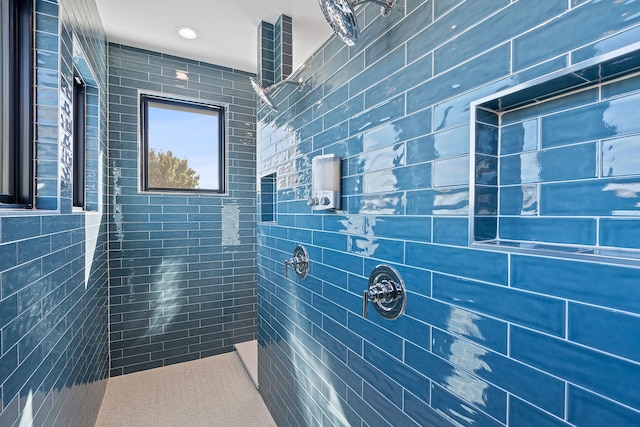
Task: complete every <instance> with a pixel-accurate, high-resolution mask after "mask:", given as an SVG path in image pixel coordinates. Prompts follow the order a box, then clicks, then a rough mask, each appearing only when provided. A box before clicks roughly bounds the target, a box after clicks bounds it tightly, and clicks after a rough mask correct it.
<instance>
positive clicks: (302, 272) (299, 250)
mask: <svg viewBox="0 0 640 427" xmlns="http://www.w3.org/2000/svg"><path fill="white" fill-rule="evenodd" d="M289 267H291V268H292V269H293V271H294V272H295V273H296V276H298V278H299V279H300V280H302V279H304V278H305V277H307V272H308V271H309V255H308V254H307V250H306V249H305V248H304V246H302V245H298V246H296V248H295V249H294V250H293V256H292V257H291V258H289V259H288V260H285V262H284V277H287V271H288V270H289Z"/></svg>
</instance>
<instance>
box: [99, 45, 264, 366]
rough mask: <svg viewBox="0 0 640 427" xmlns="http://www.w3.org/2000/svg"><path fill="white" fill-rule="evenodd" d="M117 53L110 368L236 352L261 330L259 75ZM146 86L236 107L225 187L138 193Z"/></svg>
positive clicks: (230, 117)
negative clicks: (254, 79)
mask: <svg viewBox="0 0 640 427" xmlns="http://www.w3.org/2000/svg"><path fill="white" fill-rule="evenodd" d="M108 58H109V159H110V165H109V166H110V186H109V188H110V194H109V209H110V224H109V226H110V228H109V233H110V262H109V267H110V296H109V304H110V333H111V335H110V338H111V340H110V342H111V375H112V376H115V375H122V374H127V373H130V372H135V371H140V370H143V369H149V368H155V367H159V366H165V365H169V364H173V363H178V362H183V361H187V360H193V359H198V358H201V357H206V356H211V355H215V354H219V353H223V352H228V351H232V350H233V344H234V343H237V342H243V341H248V340H252V339H255V338H256V334H257V332H256V322H257V320H256V318H257V315H256V311H257V306H256V197H255V195H256V193H255V191H256V189H255V181H256V180H255V108H256V107H255V95H254V93H253V90H252V89H251V85H250V82H249V77H250V76H252V74H249V73H245V72H242V71H238V70H233V69H229V68H224V67H219V66H215V65H211V64H206V63H202V62H198V61H191V60H186V59H183V58H177V57H174V56H169V55H165V54H162V53H157V52H150V51H146V50H141V49H137V48H133V47H128V46H122V45H119V44H109V47H108ZM139 91H144V92H153V93H159V94H163V95H164V96H167V97H172V96H173V97H178V98H185V97H186V98H189V99H195V100H199V101H202V102H204V103H206V102H211V103H214V104H225V105H227V110H226V114H227V129H226V132H227V141H226V142H227V145H226V182H227V188H226V190H227V192H226V194H225V195H206V194H194V195H189V194H179V193H161V192H155V193H153V192H147V193H143V192H140V191H139V190H138V176H139V169H138V156H139V152H138V135H139V134H138V117H139V112H138V103H139ZM185 143H188V141H187V142H185Z"/></svg>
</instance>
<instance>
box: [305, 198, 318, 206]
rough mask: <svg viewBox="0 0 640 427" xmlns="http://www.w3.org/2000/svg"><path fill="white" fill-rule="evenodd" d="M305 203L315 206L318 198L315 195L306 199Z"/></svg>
mask: <svg viewBox="0 0 640 427" xmlns="http://www.w3.org/2000/svg"><path fill="white" fill-rule="evenodd" d="M307 205H308V206H317V205H318V198H317V197H311V198H309V200H307Z"/></svg>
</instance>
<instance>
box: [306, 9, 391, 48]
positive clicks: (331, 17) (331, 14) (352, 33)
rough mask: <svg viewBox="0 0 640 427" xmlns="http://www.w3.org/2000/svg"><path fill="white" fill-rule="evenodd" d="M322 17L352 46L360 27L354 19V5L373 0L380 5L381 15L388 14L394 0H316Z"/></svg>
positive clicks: (357, 36) (358, 35) (358, 34)
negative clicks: (322, 14)
mask: <svg viewBox="0 0 640 427" xmlns="http://www.w3.org/2000/svg"><path fill="white" fill-rule="evenodd" d="M318 2H319V3H320V8H321V9H322V13H324V17H325V18H326V20H327V22H328V23H329V25H331V28H332V29H333V32H334V33H336V35H337V36H338V37H340V38H341V39H342V41H343V42H345V44H346V45H347V46H353V45H355V44H356V43H357V42H358V38H359V37H360V28H359V27H358V21H357V19H356V12H355V9H354V8H355V7H356V6H357V5H359V4H362V3H367V2H373V3H377V4H379V5H381V6H382V10H381V11H380V13H381V15H382V16H388V15H389V14H390V13H391V10H392V9H393V8H394V6H395V5H396V0H318Z"/></svg>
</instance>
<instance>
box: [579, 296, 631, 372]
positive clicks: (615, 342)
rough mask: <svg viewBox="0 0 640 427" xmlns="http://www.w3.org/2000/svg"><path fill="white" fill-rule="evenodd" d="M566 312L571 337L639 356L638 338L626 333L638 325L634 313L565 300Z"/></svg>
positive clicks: (625, 354)
mask: <svg viewBox="0 0 640 427" xmlns="http://www.w3.org/2000/svg"><path fill="white" fill-rule="evenodd" d="M568 316H569V334H568V336H569V339H570V340H571V341H575V342H578V343H581V344H584V345H586V346H589V347H592V348H597V349H600V350H603V351H606V352H608V353H611V354H617V355H620V356H622V357H626V358H627V359H630V360H640V339H639V338H638V337H637V336H635V335H628V333H627V332H628V331H632V330H634V329H636V328H637V327H638V324H639V323H640V317H639V316H638V315H633V314H630V313H622V312H618V311H614V310H609V309H603V308H597V307H590V306H588V305H584V304H569V310H568Z"/></svg>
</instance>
